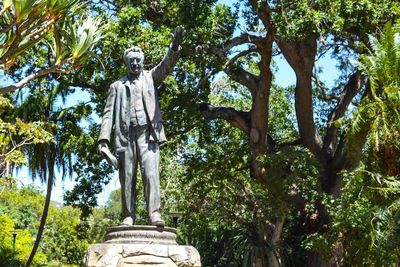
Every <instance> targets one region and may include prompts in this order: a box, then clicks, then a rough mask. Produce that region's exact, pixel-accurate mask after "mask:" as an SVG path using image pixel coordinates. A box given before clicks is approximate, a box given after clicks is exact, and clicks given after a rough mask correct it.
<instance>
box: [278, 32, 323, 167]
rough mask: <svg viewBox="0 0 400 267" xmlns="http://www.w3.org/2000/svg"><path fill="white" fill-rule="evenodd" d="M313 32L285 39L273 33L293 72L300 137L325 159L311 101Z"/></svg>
mask: <svg viewBox="0 0 400 267" xmlns="http://www.w3.org/2000/svg"><path fill="white" fill-rule="evenodd" d="M316 38H317V37H316V36H313V35H311V36H308V37H306V38H304V39H301V40H295V41H293V40H285V39H283V38H279V37H276V41H277V44H278V46H279V48H280V50H281V51H282V54H283V55H284V57H285V59H286V60H287V62H288V63H289V65H290V66H291V67H292V68H293V70H294V71H295V73H296V89H295V108H296V117H297V124H298V128H299V133H300V138H301V140H302V141H303V145H304V146H305V147H307V148H308V149H310V151H311V152H312V153H313V154H314V155H315V156H316V157H317V158H318V160H319V161H320V162H321V163H325V157H324V155H322V153H321V152H322V146H323V143H322V139H321V136H320V135H319V133H318V131H317V129H316V127H315V122H314V115H313V114H314V110H313V103H312V73H313V72H312V71H313V68H314V63H315V55H316V50H317V41H316Z"/></svg>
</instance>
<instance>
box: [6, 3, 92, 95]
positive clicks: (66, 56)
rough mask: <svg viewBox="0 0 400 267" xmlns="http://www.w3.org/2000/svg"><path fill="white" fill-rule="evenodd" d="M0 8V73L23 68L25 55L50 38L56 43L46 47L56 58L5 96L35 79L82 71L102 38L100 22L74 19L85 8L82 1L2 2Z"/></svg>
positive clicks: (11, 87) (21, 81)
mask: <svg viewBox="0 0 400 267" xmlns="http://www.w3.org/2000/svg"><path fill="white" fill-rule="evenodd" d="M0 7H1V11H0V15H1V20H0V26H1V28H2V30H1V32H0V34H1V39H0V40H1V41H0V42H1V43H0V45H1V50H0V69H2V70H4V71H7V70H12V69H15V68H18V67H19V68H21V66H18V63H19V60H20V57H21V56H22V55H24V54H25V53H26V52H27V51H28V50H30V49H32V48H33V47H34V46H35V45H37V44H38V43H40V42H41V41H43V40H45V39H46V37H47V38H48V37H49V36H51V38H52V41H53V45H51V44H50V43H47V44H48V46H47V48H48V49H49V52H52V54H53V55H52V60H51V61H49V62H48V65H47V66H46V67H45V68H43V69H40V70H36V71H35V72H33V73H31V74H29V75H27V76H26V77H25V78H23V79H21V80H20V81H18V82H16V83H14V84H12V85H8V86H4V87H2V88H1V90H0V93H2V94H5V93H8V92H13V91H15V90H17V89H20V88H22V87H23V86H24V85H25V84H27V83H28V82H30V81H31V80H33V79H35V78H38V77H41V76H44V75H47V74H51V73H52V74H65V73H69V72H71V71H73V70H76V69H78V68H80V67H82V64H83V63H84V61H85V59H86V58H87V57H88V55H92V54H91V50H92V49H93V46H94V45H95V44H96V43H97V41H98V40H99V38H100V35H99V30H98V29H99V23H100V21H98V20H93V19H92V18H90V17H88V18H84V17H80V18H76V17H75V16H76V15H77V13H78V12H80V9H82V7H83V5H82V3H80V2H79V0H67V1H59V0H39V1H37V0H24V1H11V0H10V1H3V3H2V4H1V5H0ZM50 49H52V51H51V50H50Z"/></svg>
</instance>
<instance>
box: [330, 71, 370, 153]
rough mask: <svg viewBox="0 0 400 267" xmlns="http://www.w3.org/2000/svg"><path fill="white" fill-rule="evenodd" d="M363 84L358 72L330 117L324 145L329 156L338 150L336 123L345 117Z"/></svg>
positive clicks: (351, 77) (346, 87)
mask: <svg viewBox="0 0 400 267" xmlns="http://www.w3.org/2000/svg"><path fill="white" fill-rule="evenodd" d="M362 84H363V80H362V76H361V75H360V74H359V73H357V72H356V73H353V74H352V75H351V76H350V77H349V80H348V82H347V84H346V85H345V87H344V89H343V91H342V93H341V94H340V96H339V102H338V103H337V105H336V107H335V108H334V109H333V110H332V111H331V113H330V114H329V116H328V125H327V131H326V135H325V137H324V145H323V149H324V151H325V152H326V153H327V154H328V155H331V154H333V153H334V151H335V149H336V140H337V132H338V127H337V126H336V125H335V121H337V120H338V119H340V118H342V117H343V116H344V114H345V112H346V110H347V108H348V107H349V105H350V103H351V101H352V100H353V98H354V97H355V96H356V94H357V93H358V92H359V90H360V88H361V86H362Z"/></svg>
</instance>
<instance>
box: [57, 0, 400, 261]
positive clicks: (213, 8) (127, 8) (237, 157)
mask: <svg viewBox="0 0 400 267" xmlns="http://www.w3.org/2000/svg"><path fill="white" fill-rule="evenodd" d="M91 8H92V9H93V12H98V13H99V14H100V16H104V17H107V18H108V19H109V21H110V25H109V28H108V29H109V30H108V31H107V34H106V36H105V38H104V39H103V42H102V45H101V46H100V47H98V52H99V54H101V55H103V56H104V61H103V63H104V66H105V68H104V69H102V67H101V65H100V64H99V63H98V62H95V61H90V62H89V63H88V64H87V65H86V66H85V68H83V69H82V70H81V71H80V72H75V73H73V74H72V75H70V76H68V77H65V76H63V77H60V79H59V80H58V81H59V82H60V88H61V87H63V89H64V90H65V91H66V92H68V88H69V89H70V90H75V89H72V88H76V86H78V87H80V88H81V89H82V90H84V91H85V92H89V94H90V101H91V103H92V104H93V107H94V108H93V111H94V112H96V114H97V115H101V112H102V107H103V105H104V99H105V96H106V88H107V87H108V85H109V84H110V83H111V82H112V81H115V80H117V79H118V78H120V77H121V76H123V75H124V73H125V70H124V68H123V63H122V59H121V54H122V51H123V49H124V48H126V47H127V46H129V45H133V44H139V45H140V46H142V48H144V51H145V53H146V64H148V65H152V64H153V63H154V62H157V61H158V59H159V58H158V57H160V56H161V55H162V53H161V52H162V51H163V49H162V48H163V47H165V46H166V45H167V40H168V38H167V36H168V33H169V32H170V29H172V28H174V27H175V26H177V25H179V24H182V25H184V27H185V29H186V32H187V34H186V40H185V43H184V50H183V51H182V57H181V58H182V59H181V61H180V62H179V65H178V66H177V68H176V71H175V73H174V79H170V80H167V81H166V82H165V83H164V84H163V86H162V88H161V89H162V95H161V100H162V102H161V106H162V108H161V109H162V110H164V111H165V114H164V119H165V121H166V123H165V124H166V125H165V126H166V129H167V135H168V136H167V138H169V140H170V141H169V142H168V143H167V144H166V145H165V146H164V147H163V150H162V153H164V155H166V156H167V157H170V158H172V159H174V160H175V161H176V162H178V163H180V164H182V165H184V166H182V168H175V169H174V168H169V167H170V166H174V165H173V164H170V162H171V161H168V160H167V161H165V162H164V163H163V166H164V167H166V168H165V170H167V171H166V172H164V173H163V176H164V177H166V179H165V180H166V181H167V182H171V181H175V182H176V183H177V187H178V189H179V190H175V188H171V183H169V187H168V188H169V190H168V192H170V193H171V195H167V196H166V197H165V200H166V203H168V205H170V204H172V203H173V200H177V201H178V203H182V204H179V205H181V206H180V208H182V209H183V210H184V211H185V215H186V216H188V219H187V221H188V222H190V219H191V218H192V219H193V218H194V221H196V222H203V221H204V224H200V223H199V225H202V226H203V225H204V226H209V228H211V230H212V231H210V233H212V234H210V237H212V235H213V234H219V236H223V234H224V233H226V234H227V235H226V236H229V234H230V233H232V231H234V230H237V229H238V228H239V229H245V231H241V233H244V234H243V235H242V236H244V237H246V235H247V236H250V235H253V233H254V232H257V231H250V230H253V228H256V227H254V225H256V226H257V228H258V229H259V230H260V231H259V234H258V235H259V236H263V237H264V240H263V241H266V242H261V244H262V246H264V248H265V246H269V248H273V249H270V250H263V253H264V252H265V253H264V254H266V255H267V258H268V261H270V265H272V266H277V264H278V263H279V262H284V261H285V260H286V258H285V257H284V256H285V255H288V257H287V258H289V259H290V260H291V261H293V262H294V263H293V264H294V265H301V264H306V265H307V266H323V265H326V264H332V265H338V264H339V263H338V262H340V261H341V260H342V259H343V255H344V254H343V253H342V252H343V250H342V249H341V248H344V250H346V252H349V253H350V252H351V251H353V252H354V251H357V250H355V248H356V247H357V246H356V245H354V244H355V242H354V240H356V239H357V236H353V235H351V233H350V231H345V232H343V231H341V230H343V229H349V228H346V227H347V226H348V225H347V226H346V227H344V228H340V230H339V228H335V225H337V224H335V221H341V222H343V220H345V217H343V216H339V213H340V212H339V211H340V209H339V210H334V207H332V205H333V204H332V205H331V204H330V203H335V204H338V203H352V202H351V201H352V200H354V198H353V197H355V196H356V195H357V194H356V192H357V190H355V189H354V188H357V187H360V186H361V185H365V184H363V183H362V182H363V181H362V180H363V179H364V178H360V177H361V176H357V173H353V171H354V170H356V169H357V167H358V166H359V165H360V163H363V164H365V163H367V162H368V160H366V158H368V155H369V154H368V153H367V151H368V148H370V147H371V146H370V143H369V141H368V140H369V137H370V136H371V135H370V134H371V133H373V132H374V131H373V128H371V125H373V124H371V121H370V119H371V115H369V116H367V117H364V116H365V113H364V114H362V113H360V114H359V115H360V116H361V117H363V119H362V120H359V121H360V123H359V124H358V127H356V128H354V129H356V130H354V131H353V130H352V124H351V118H353V117H352V116H353V115H352V114H354V115H356V114H358V111H361V110H362V109H363V106H364V103H365V102H367V100H368V99H369V97H370V95H371V92H372V91H373V90H374V89H372V87H371V86H370V85H371V84H370V83H369V82H368V80H367V78H366V75H365V73H364V74H363V73H362V72H360V71H359V70H358V69H356V67H355V66H354V65H352V64H351V62H350V60H349V58H358V57H359V56H360V55H364V54H367V53H368V50H369V49H370V48H371V43H370V42H369V38H368V35H371V34H373V35H377V36H379V35H380V29H382V28H383V25H384V24H385V23H386V22H387V21H390V20H392V21H393V20H395V19H396V18H397V17H398V15H399V6H398V3H397V1H369V0H362V1H352V0H343V1H333V2H332V1H325V0H318V1H305V0H304V1H283V2H282V1H281V2H276V1H252V0H248V1H244V0H243V1H237V3H236V6H235V5H234V6H232V7H231V8H228V7H226V6H223V5H217V4H216V1H211V0H210V1H186V0H184V1H157V2H154V1H146V0H144V1H136V2H135V3H134V4H131V3H128V1H107V3H97V2H95V1H93V2H92V5H91ZM143 22H145V23H143ZM324 55H330V56H332V57H333V58H334V59H335V60H336V61H337V63H338V71H339V72H340V77H339V78H338V80H337V81H336V83H335V85H334V86H331V87H328V86H326V85H325V84H324V83H323V82H322V81H321V75H320V72H319V70H318V68H317V67H316V61H317V60H318V59H319V58H321V57H324ZM276 56H283V58H284V60H285V61H286V62H287V63H288V64H289V65H290V66H291V67H292V69H293V70H294V72H295V75H296V84H295V86H294V87H289V88H279V87H278V86H276V84H274V83H275V80H274V79H275V78H274V59H275V58H276ZM222 71H223V72H224V73H225V75H226V76H227V77H228V78H227V79H220V76H219V75H220V74H219V72H222ZM221 80H222V82H219V83H213V81H214V82H215V81H221ZM277 82H278V83H279V81H277ZM215 91H217V92H218V91H221V92H224V94H225V99H223V101H222V100H221V99H216V98H215ZM275 99H279V100H280V101H278V102H277V103H275V104H272V103H273V102H274V100H275ZM383 101H384V102H385V101H387V99H385V100H383ZM394 102H395V103H396V101H394ZM193 103H195V104H196V105H195V104H193ZM385 103H386V102H385ZM291 104H293V105H294V109H292V108H291ZM381 106H382V105H381ZM365 110H369V108H368V107H366V108H365ZM318 113H319V114H318ZM86 114H87V113H86ZM275 114H277V115H276V116H275ZM317 114H318V115H319V116H317ZM69 115H71V116H72V117H73V118H74V119H78V118H80V117H79V116H78V115H76V114H71V113H69ZM201 116H203V117H204V118H206V119H207V121H205V120H203V119H202V117H201ZM282 117H283V118H284V120H283V119H282ZM221 121H223V122H221ZM276 122H277V123H276ZM90 123H91V124H90V127H87V132H84V131H82V132H83V133H81V134H79V135H77V136H79V137H76V136H75V139H74V140H75V142H76V143H77V144H79V146H78V145H75V144H73V143H69V145H70V148H71V150H73V151H74V152H75V153H76V155H77V157H78V159H79V160H78V161H77V163H76V164H74V169H75V171H76V172H77V173H78V181H79V183H80V184H79V186H77V187H76V188H75V189H74V190H73V191H71V192H70V194H68V196H67V200H68V201H69V202H70V203H74V204H75V205H80V206H83V207H85V208H87V211H90V206H93V205H95V204H96V201H95V198H94V195H95V193H96V192H99V191H100V190H101V185H102V183H105V182H107V181H108V179H109V178H110V173H111V172H110V169H107V167H106V165H105V164H102V163H100V162H101V158H100V157H99V156H97V155H98V154H97V146H96V138H95V137H96V136H97V132H98V126H97V123H96V122H95V121H92V122H90ZM294 125H296V126H297V128H296V127H294ZM392 125H393V127H395V128H394V131H392V132H396V130H397V129H398V128H397V124H392ZM232 129H235V130H232ZM382 137H384V135H379V134H378V139H380V138H382ZM83 145H85V146H84V147H85V150H83V149H82V148H81V147H83ZM382 151H383V150H381V152H382ZM387 151H390V150H387ZM387 153H388V156H389V155H392V152H387ZM93 155H96V156H93ZM222 155H229V156H222ZM388 158H389V157H388ZM369 159H370V160H371V161H372V162H373V164H375V163H377V161H376V160H373V159H372V158H369ZM172 161H173V160H172ZM392 165H393V164H392ZM392 169H393V168H392ZM373 170H374V172H377V171H378V169H377V168H375V169H373ZM368 171H371V170H368ZM363 177H365V176H363ZM365 179H367V178H365ZM348 181H351V183H347V182H348ZM167 184H168V183H167ZM249 188H250V189H249ZM353 189H354V190H353ZM182 190H187V191H182ZM179 192H190V194H188V195H190V196H193V197H191V198H189V197H188V198H185V197H183V196H181V194H179ZM373 195H374V194H373ZM82 196H85V197H82ZM372 198H373V199H375V198H377V196H376V195H374V196H373V197H372ZM366 199H369V198H368V197H366V198H364V195H363V198H362V199H360V200H363V201H361V202H357V204H359V205H358V206H357V205H356V206H354V207H355V208H362V210H364V211H365V213H364V214H365V215H368V216H370V215H371V213H368V212H367V211H368V205H366V202H367V201H365V200H366ZM342 200H346V201H344V202H341V201H342ZM375 200H376V199H375ZM199 201H200V202H201V203H198V202H199ZM221 203H222V204H221ZM381 204H382V206H381V207H384V204H383V203H381ZM171 206H172V205H171ZM225 206H226V208H225ZM337 206H339V207H340V208H341V209H342V210H344V209H345V208H346V207H348V206H346V205H345V204H341V205H337ZM167 207H168V206H167ZM167 207H166V208H167ZM349 210H352V209H349ZM354 210H357V209H354ZM354 210H353V211H354ZM224 211H225V212H224ZM206 212H207V213H206ZM210 213H212V215H211V214H210ZM353 213H354V212H353ZM205 214H207V216H205ZM345 214H347V216H349V215H351V213H345ZM368 216H367V217H368ZM196 217H197V218H196ZM209 217H212V218H209ZM220 218H224V220H225V221H229V222H232V221H234V222H235V225H234V227H232V228H231V229H224V227H214V226H215V225H216V223H215V221H216V220H217V219H220ZM243 218H244V219H243ZM354 218H357V219H359V218H360V217H357V216H355V215H354ZM249 222H250V223H253V224H249ZM188 224H189V223H188ZM190 225H191V227H192V228H193V231H192V232H190V229H189V228H187V229H185V231H186V232H185V231H183V232H184V235H186V237H188V236H190V234H194V235H193V236H194V237H196V238H198V240H201V238H202V237H201V231H200V230H199V229H198V228H196V224H195V223H193V224H190ZM249 225H250V227H249ZM344 225H346V224H344ZM364 226H365V225H363V227H364ZM213 227H214V228H213ZM252 227H253V228H252ZM365 227H366V226H365ZM361 229H364V230H365V229H367V228H362V227H360V228H359V231H357V233H361V232H362V231H361ZM253 236H254V235H253ZM343 236H345V237H343ZM184 237H185V236H184ZM184 237H183V238H182V239H184ZM214 237H215V235H214ZM229 238H231V236H230V237H229ZM212 240H213V239H212V238H210V239H208V240H207V241H208V243H206V242H205V244H209V243H210V242H211V241H212ZM214 240H215V239H214ZM242 240H244V239H242ZM253 240H255V241H257V238H253ZM191 241H193V240H191ZM319 241H320V242H319ZM227 243H228V242H227ZM255 243H257V242H255ZM257 244H260V243H259V242H258V243H257ZM323 244H325V245H326V246H325V248H328V249H326V252H327V253H326V254H328V255H322V253H320V251H317V248H319V247H321V246H322V245H323ZM210 247H211V245H209V246H208V247H206V246H202V248H204V250H205V251H206V250H207V249H209V248H210ZM233 247H234V246H231V248H232V250H234V249H233ZM246 249H247V248H246ZM353 249H354V250H353ZM234 251H235V250H234ZM236 251H238V250H236ZM354 253H355V252H354ZM264 254H259V255H260V257H258V258H260V259H261V257H264V256H265V255H264ZM207 255H210V253H209V254H207ZM262 255H264V256H262ZM352 255H353V254H352ZM326 258H327V259H328V260H325V259H326ZM350 258H351V256H349V257H348V258H347V259H345V260H350ZM356 258H357V257H353V259H356ZM212 260H215V258H213V259H212ZM212 260H210V262H212ZM240 260H242V262H243V260H244V258H243V257H242V258H240V259H237V261H238V262H239V261H240ZM256 260H257V257H256ZM265 262H266V261H265V260H264V265H265ZM286 262H289V260H287V261H286ZM222 264H224V263H221V265H222ZM360 264H361V263H360Z"/></svg>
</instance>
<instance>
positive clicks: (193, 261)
mask: <svg viewBox="0 0 400 267" xmlns="http://www.w3.org/2000/svg"><path fill="white" fill-rule="evenodd" d="M85 266H86V267H139V266H143V267H153V266H154V267H176V266H179V267H200V266H201V263H200V255H199V253H198V252H197V250H196V249H195V248H194V247H191V246H180V245H178V244H177V243H176V230H175V229H174V228H169V227H156V226H146V225H134V226H114V227H110V228H109V229H108V231H107V234H106V236H105V241H104V243H101V244H95V245H92V246H91V247H89V250H88V254H87V255H86V259H85Z"/></svg>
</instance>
